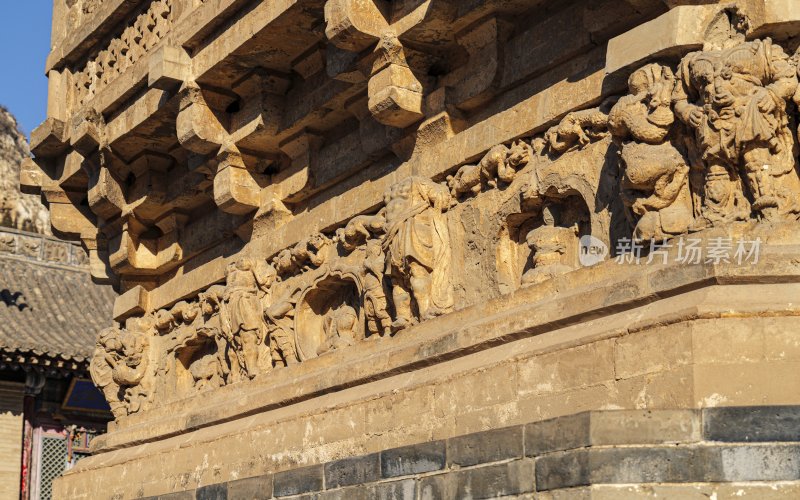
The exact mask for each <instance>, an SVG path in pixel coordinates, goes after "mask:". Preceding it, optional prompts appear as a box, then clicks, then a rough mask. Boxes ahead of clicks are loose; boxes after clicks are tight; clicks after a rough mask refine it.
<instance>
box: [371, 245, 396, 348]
mask: <svg viewBox="0 0 800 500" xmlns="http://www.w3.org/2000/svg"><path fill="white" fill-rule="evenodd" d="M385 267H386V257H385V256H384V255H383V250H382V248H381V242H380V241H379V240H368V241H367V249H366V255H365V256H364V313H365V315H366V317H367V334H368V335H380V336H383V337H387V336H388V335H389V334H391V331H392V318H391V316H390V315H389V310H388V308H389V301H388V299H387V298H386V290H385V289H384V287H383V271H384V268H385Z"/></svg>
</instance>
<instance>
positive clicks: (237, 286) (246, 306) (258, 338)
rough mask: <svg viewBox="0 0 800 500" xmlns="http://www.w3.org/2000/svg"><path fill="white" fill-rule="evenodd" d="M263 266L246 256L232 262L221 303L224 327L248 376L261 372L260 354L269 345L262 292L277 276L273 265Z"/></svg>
mask: <svg viewBox="0 0 800 500" xmlns="http://www.w3.org/2000/svg"><path fill="white" fill-rule="evenodd" d="M260 267H261V266H257V264H256V263H255V262H254V261H253V260H252V259H249V258H246V257H244V258H241V259H239V260H237V261H236V262H235V263H231V264H230V265H229V266H228V269H227V275H226V278H225V292H224V295H223V297H222V303H221V304H220V320H221V324H222V331H223V333H224V335H225V337H226V338H227V339H228V341H229V342H230V344H231V345H232V346H233V351H234V354H235V356H236V358H237V361H238V364H239V367H240V368H241V371H242V374H243V375H244V376H246V377H247V378H253V377H255V376H256V375H257V374H258V372H259V358H260V357H261V356H262V354H261V351H262V349H265V345H264V340H265V338H266V325H265V324H264V320H263V309H262V305H261V298H260V296H259V292H261V293H264V292H265V290H266V289H267V288H268V287H269V286H270V285H271V284H272V281H273V280H274V279H275V274H274V272H271V271H274V269H273V268H271V267H269V268H267V266H266V263H264V266H263V269H261V268H260Z"/></svg>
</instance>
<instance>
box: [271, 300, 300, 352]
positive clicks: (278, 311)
mask: <svg viewBox="0 0 800 500" xmlns="http://www.w3.org/2000/svg"><path fill="white" fill-rule="evenodd" d="M295 305H296V299H294V298H292V297H287V298H284V299H281V300H278V301H277V302H275V303H274V304H272V305H270V306H269V307H268V308H267V310H266V311H265V312H264V317H265V319H266V320H267V328H268V335H269V350H270V353H271V355H272V364H273V366H291V365H296V364H297V363H298V362H299V361H300V358H299V357H298V353H297V341H296V336H295V331H294V314H295Z"/></svg>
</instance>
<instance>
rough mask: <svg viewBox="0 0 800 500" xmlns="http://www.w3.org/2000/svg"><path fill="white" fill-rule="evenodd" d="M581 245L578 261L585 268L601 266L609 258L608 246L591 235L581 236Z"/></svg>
mask: <svg viewBox="0 0 800 500" xmlns="http://www.w3.org/2000/svg"><path fill="white" fill-rule="evenodd" d="M579 244H580V248H578V260H579V261H580V263H581V265H582V266H584V267H591V266H594V265H595V264H599V263H600V262H603V261H604V260H606V257H608V245H606V244H605V243H603V242H602V241H600V240H599V239H597V238H595V237H594V236H592V235H591V234H587V235H584V236H581V240H580V243H579Z"/></svg>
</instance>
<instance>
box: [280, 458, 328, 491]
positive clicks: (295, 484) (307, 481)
mask: <svg viewBox="0 0 800 500" xmlns="http://www.w3.org/2000/svg"><path fill="white" fill-rule="evenodd" d="M322 485H323V468H322V466H321V465H318V466H312V467H305V468H303V469H295V470H289V471H284V472H279V473H277V474H275V476H274V478H273V494H274V495H275V496H276V497H286V496H290V495H298V494H300V493H309V492H313V491H319V490H321V489H322Z"/></svg>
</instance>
